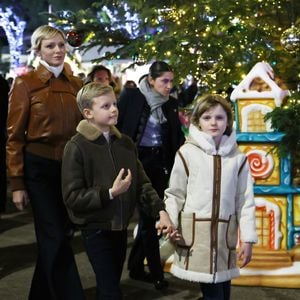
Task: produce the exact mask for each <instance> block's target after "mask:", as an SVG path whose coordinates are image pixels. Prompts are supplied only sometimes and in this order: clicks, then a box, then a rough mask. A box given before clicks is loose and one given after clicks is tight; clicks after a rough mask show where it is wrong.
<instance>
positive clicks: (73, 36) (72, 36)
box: [66, 29, 84, 47]
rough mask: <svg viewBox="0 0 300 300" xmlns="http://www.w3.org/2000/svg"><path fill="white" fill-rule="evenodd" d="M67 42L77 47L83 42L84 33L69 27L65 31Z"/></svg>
mask: <svg viewBox="0 0 300 300" xmlns="http://www.w3.org/2000/svg"><path fill="white" fill-rule="evenodd" d="M66 38H67V42H68V43H69V45H70V46H72V47H79V46H81V45H82V43H83V39H84V35H83V33H82V32H81V31H78V30H76V29H71V30H69V31H68V32H67V33H66Z"/></svg>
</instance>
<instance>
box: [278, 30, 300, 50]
mask: <svg viewBox="0 0 300 300" xmlns="http://www.w3.org/2000/svg"><path fill="white" fill-rule="evenodd" d="M280 43H281V45H282V47H283V48H284V49H285V50H286V51H287V52H290V53H293V52H297V51H299V50H300V29H299V28H297V27H295V26H294V25H292V27H291V28H288V29H287V30H285V31H284V32H283V33H282V35H281V38H280Z"/></svg>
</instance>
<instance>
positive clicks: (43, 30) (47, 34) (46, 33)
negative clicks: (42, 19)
mask: <svg viewBox="0 0 300 300" xmlns="http://www.w3.org/2000/svg"><path fill="white" fill-rule="evenodd" d="M57 34H60V35H61V37H62V38H63V39H64V41H65V42H66V37H65V34H64V33H63V32H62V31H61V30H59V29H57V28H54V27H52V26H49V25H42V26H40V27H38V28H37V29H36V30H35V31H34V32H33V34H32V36H31V48H30V50H33V51H34V52H37V51H39V50H40V49H41V44H42V41H43V40H48V39H51V38H53V37H54V36H56V35H57Z"/></svg>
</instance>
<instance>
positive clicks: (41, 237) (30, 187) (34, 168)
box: [25, 153, 84, 300]
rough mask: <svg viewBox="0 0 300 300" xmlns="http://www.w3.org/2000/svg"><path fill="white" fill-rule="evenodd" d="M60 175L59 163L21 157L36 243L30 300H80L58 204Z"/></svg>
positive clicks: (61, 207)
mask: <svg viewBox="0 0 300 300" xmlns="http://www.w3.org/2000/svg"><path fill="white" fill-rule="evenodd" d="M60 172H61V164H60V162H57V161H52V160H48V159H45V158H41V157H39V156H36V155H32V154H28V153H27V154H26V155H25V178H26V188H27V191H28V194H29V198H30V203H31V206H32V211H33V217H34V226H35V233H36V239H37V261H36V266H35V270H34V275H33V279H32V283H31V288H30V294H29V299H30V300H41V299H43V300H48V299H49V300H74V299H76V300H82V299H84V293H83V289H82V285H81V282H80V278H79V274H78V271H77V267H76V263H75V259H74V255H73V251H72V248H71V245H70V239H71V235H72V229H71V226H70V222H69V219H68V217H67V213H66V209H65V206H64V204H63V200H62V194H61V180H60V178H61V176H60Z"/></svg>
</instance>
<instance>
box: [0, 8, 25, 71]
mask: <svg viewBox="0 0 300 300" xmlns="http://www.w3.org/2000/svg"><path fill="white" fill-rule="evenodd" d="M0 24H1V25H0V26H1V27H3V29H4V31H5V34H6V36H7V40H8V44H9V53H10V69H11V70H16V69H17V68H19V67H20V66H21V65H22V63H21V54H22V46H23V32H24V29H25V27H26V22H25V21H23V20H21V19H20V18H19V17H18V16H16V15H15V14H14V13H13V11H12V8H10V7H7V8H6V9H5V10H3V9H2V8H0Z"/></svg>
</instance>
